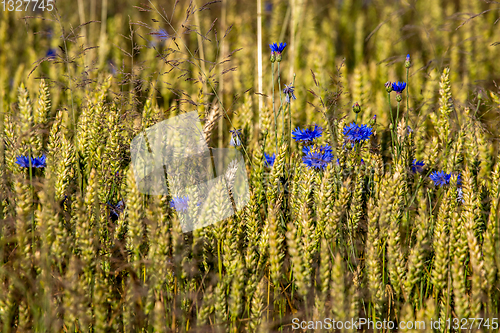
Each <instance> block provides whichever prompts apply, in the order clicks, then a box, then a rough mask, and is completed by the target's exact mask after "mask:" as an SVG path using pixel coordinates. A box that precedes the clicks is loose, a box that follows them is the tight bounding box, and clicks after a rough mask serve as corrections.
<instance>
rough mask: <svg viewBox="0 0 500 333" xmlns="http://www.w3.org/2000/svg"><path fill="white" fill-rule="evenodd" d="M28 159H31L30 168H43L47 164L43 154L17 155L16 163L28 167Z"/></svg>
mask: <svg viewBox="0 0 500 333" xmlns="http://www.w3.org/2000/svg"><path fill="white" fill-rule="evenodd" d="M30 159H31V167H32V168H45V167H46V166H47V163H46V159H47V157H46V156H45V154H44V155H42V156H40V157H31V158H30V157H28V156H17V159H16V164H17V165H19V166H20V167H21V168H29V167H30Z"/></svg>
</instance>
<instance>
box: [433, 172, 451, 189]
mask: <svg viewBox="0 0 500 333" xmlns="http://www.w3.org/2000/svg"><path fill="white" fill-rule="evenodd" d="M429 178H430V179H431V180H432V181H433V182H434V185H435V186H443V185H447V184H449V183H450V178H451V174H448V173H446V172H444V171H434V172H433V173H431V175H430V176H429Z"/></svg>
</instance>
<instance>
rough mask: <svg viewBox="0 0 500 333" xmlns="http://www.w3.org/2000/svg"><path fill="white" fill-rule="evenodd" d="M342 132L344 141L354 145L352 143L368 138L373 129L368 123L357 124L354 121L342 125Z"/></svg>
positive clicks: (352, 145)
mask: <svg viewBox="0 0 500 333" xmlns="http://www.w3.org/2000/svg"><path fill="white" fill-rule="evenodd" d="M342 133H343V134H344V138H345V139H346V141H347V142H349V143H350V144H351V147H354V144H356V143H361V142H364V141H366V140H368V139H370V137H371V135H372V134H373V129H372V128H371V127H370V126H368V125H364V124H362V125H357V124H356V123H351V124H349V125H347V126H345V127H344V130H343V132H342ZM344 144H345V143H344Z"/></svg>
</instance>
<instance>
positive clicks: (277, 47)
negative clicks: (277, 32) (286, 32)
mask: <svg viewBox="0 0 500 333" xmlns="http://www.w3.org/2000/svg"><path fill="white" fill-rule="evenodd" d="M269 47H270V48H271V53H272V52H276V53H278V54H281V53H282V52H283V50H284V49H285V47H286V43H279V45H278V43H272V44H269Z"/></svg>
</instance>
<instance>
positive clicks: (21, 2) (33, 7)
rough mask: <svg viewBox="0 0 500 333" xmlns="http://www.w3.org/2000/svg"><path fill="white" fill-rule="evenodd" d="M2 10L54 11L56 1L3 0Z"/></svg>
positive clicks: (0, 2)
mask: <svg viewBox="0 0 500 333" xmlns="http://www.w3.org/2000/svg"><path fill="white" fill-rule="evenodd" d="M0 4H1V6H0V8H2V9H3V11H8V12H27V11H37V10H41V11H46V10H47V11H49V12H50V11H52V10H53V9H54V0H2V1H0Z"/></svg>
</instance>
